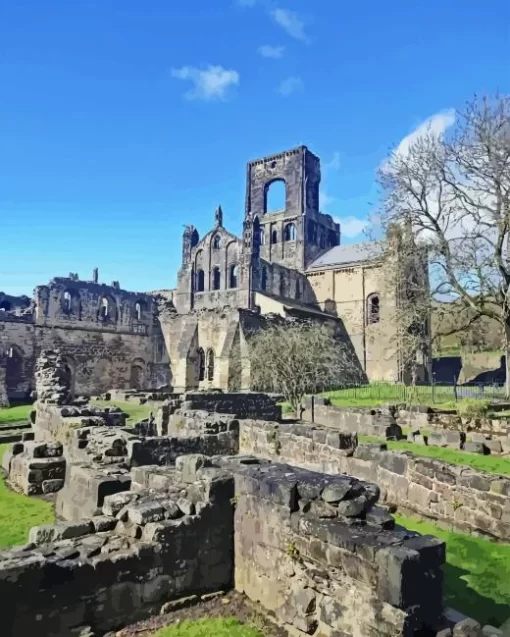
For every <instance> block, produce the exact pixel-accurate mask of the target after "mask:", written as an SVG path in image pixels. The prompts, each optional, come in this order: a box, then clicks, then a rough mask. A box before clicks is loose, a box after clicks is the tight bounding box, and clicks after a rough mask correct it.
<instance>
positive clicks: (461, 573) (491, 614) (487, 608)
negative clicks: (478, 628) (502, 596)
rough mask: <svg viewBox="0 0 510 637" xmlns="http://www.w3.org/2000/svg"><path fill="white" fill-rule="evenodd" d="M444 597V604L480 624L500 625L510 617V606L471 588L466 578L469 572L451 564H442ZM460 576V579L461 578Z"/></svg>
mask: <svg viewBox="0 0 510 637" xmlns="http://www.w3.org/2000/svg"><path fill="white" fill-rule="evenodd" d="M444 575H445V581H444V598H445V604H446V606H450V607H452V608H455V610H458V611H460V612H461V613H464V614H465V615H467V616H468V617H475V618H476V619H477V620H478V621H479V622H480V623H482V624H490V625H491V626H501V624H503V622H505V621H506V620H507V619H509V617H510V606H509V605H508V604H501V603H498V602H496V601H494V600H493V599H490V598H489V597H485V596H483V595H481V594H480V593H478V592H477V591H475V590H473V589H472V588H471V587H470V586H469V585H468V583H467V582H466V580H465V579H464V578H465V577H466V576H469V572H468V571H466V570H465V569H463V568H459V567H458V566H453V564H445V566H444ZM461 578H462V579H461Z"/></svg>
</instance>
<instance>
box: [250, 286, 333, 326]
mask: <svg viewBox="0 0 510 637" xmlns="http://www.w3.org/2000/svg"><path fill="white" fill-rule="evenodd" d="M257 294H260V295H261V296H267V297H268V298H270V299H273V300H275V301H278V303H280V304H281V305H282V307H283V309H284V310H285V311H286V312H289V311H290V312H292V311H297V312H300V313H302V314H308V315H313V316H322V317H323V318H328V319H336V318H338V317H336V316H334V315H333V314H329V313H328V312H324V311H323V310H321V309H320V308H319V307H312V306H310V305H307V304H306V303H303V302H301V301H297V300H295V299H287V298H284V297H282V296H277V295H275V294H270V293H269V292H266V291H264V292H262V291H260V290H257Z"/></svg>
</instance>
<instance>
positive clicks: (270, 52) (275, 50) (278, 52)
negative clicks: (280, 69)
mask: <svg viewBox="0 0 510 637" xmlns="http://www.w3.org/2000/svg"><path fill="white" fill-rule="evenodd" d="M284 51H285V47H284V46H271V45H270V44H264V45H263V46H260V47H259V48H258V53H259V55H261V56H262V57H263V58H272V59H273V60H278V59H279V58H281V57H282V55H283V52H284Z"/></svg>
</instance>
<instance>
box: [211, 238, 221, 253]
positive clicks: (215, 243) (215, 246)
mask: <svg viewBox="0 0 510 637" xmlns="http://www.w3.org/2000/svg"><path fill="white" fill-rule="evenodd" d="M220 243H221V240H220V235H218V234H217V235H216V236H215V237H214V239H213V241H212V247H213V250H218V249H219V247H220Z"/></svg>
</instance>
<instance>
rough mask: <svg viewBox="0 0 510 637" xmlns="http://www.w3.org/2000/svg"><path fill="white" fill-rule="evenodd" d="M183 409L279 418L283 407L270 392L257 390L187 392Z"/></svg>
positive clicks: (261, 417) (260, 418) (240, 416)
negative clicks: (263, 392)
mask: <svg viewBox="0 0 510 637" xmlns="http://www.w3.org/2000/svg"><path fill="white" fill-rule="evenodd" d="M183 400H184V402H183V404H182V409H185V410H192V409H200V410H202V411H210V412H216V413H221V414H233V417H234V418H257V419H259V420H278V419H279V418H280V417H281V407H279V406H278V405H277V404H276V401H275V400H274V398H272V397H271V396H269V395H268V394H262V393H256V392H244V393H223V392H187V393H186V394H184V398H183Z"/></svg>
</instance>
